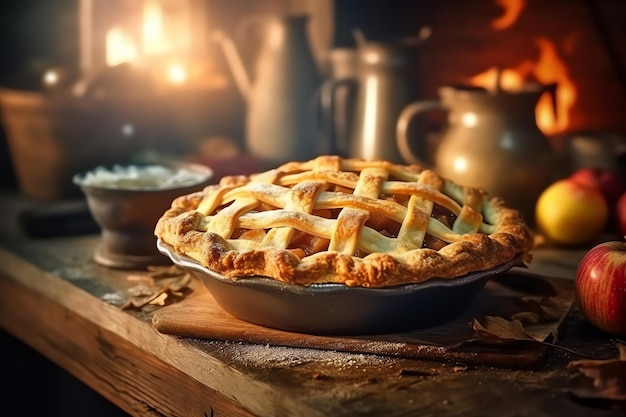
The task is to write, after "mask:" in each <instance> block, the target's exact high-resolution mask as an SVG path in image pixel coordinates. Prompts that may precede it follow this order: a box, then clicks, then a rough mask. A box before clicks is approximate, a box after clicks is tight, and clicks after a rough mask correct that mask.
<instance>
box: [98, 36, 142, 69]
mask: <svg viewBox="0 0 626 417" xmlns="http://www.w3.org/2000/svg"><path fill="white" fill-rule="evenodd" d="M105 43H106V63H107V65H108V66H110V67H112V66H114V65H118V64H122V63H124V62H130V61H134V60H136V59H137V57H138V54H137V48H136V46H135V42H134V40H133V38H132V37H131V36H129V35H128V34H127V33H126V32H125V31H124V30H123V29H122V28H120V27H118V26H114V27H112V28H111V29H109V31H108V32H107V34H106V39H105Z"/></svg>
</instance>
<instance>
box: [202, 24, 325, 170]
mask: <svg viewBox="0 0 626 417" xmlns="http://www.w3.org/2000/svg"><path fill="white" fill-rule="evenodd" d="M259 21H261V19H259ZM307 22H308V17H307V16H301V15H298V16H285V17H271V18H267V19H263V24H264V28H265V31H264V32H265V33H264V34H263V35H264V36H263V38H264V39H263V40H262V42H261V48H260V50H259V52H258V56H257V58H256V67H255V70H254V71H253V74H254V79H252V78H251V76H250V73H249V72H248V71H247V70H246V68H245V66H244V64H243V60H242V59H241V58H240V56H239V54H238V52H237V50H236V47H235V44H234V42H233V41H232V40H231V39H230V38H227V37H226V36H225V35H224V34H223V33H221V32H217V33H215V34H214V38H215V39H216V40H217V41H219V42H220V44H221V45H222V48H223V51H224V54H225V56H226V60H227V62H228V64H229V65H230V68H231V71H232V73H233V78H234V80H235V82H236V84H237V86H238V88H239V90H240V91H241V94H242V95H243V97H244V98H245V100H246V105H247V110H246V112H247V113H246V122H245V123H246V126H245V141H246V146H247V148H248V149H247V150H248V151H249V152H250V153H251V154H252V155H254V156H256V157H258V158H260V159H261V160H264V161H266V162H267V163H269V164H277V163H282V162H286V161H291V160H305V159H310V158H312V157H315V156H317V155H318V154H319V153H320V152H322V149H320V146H319V143H318V142H317V141H316V140H315V137H314V132H315V131H316V128H317V124H316V121H315V118H314V117H313V116H312V114H313V112H312V111H311V108H312V106H313V102H314V100H315V97H317V94H318V89H319V85H320V83H321V75H320V74H319V71H318V67H317V63H316V61H315V58H314V56H313V52H312V50H311V46H310V44H309V39H308V34H307Z"/></svg>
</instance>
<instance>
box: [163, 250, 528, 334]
mask: <svg viewBox="0 0 626 417" xmlns="http://www.w3.org/2000/svg"><path fill="white" fill-rule="evenodd" d="M157 248H158V249H159V251H161V253H163V254H164V255H166V256H168V257H169V259H171V260H172V262H173V263H174V265H176V266H178V267H179V268H182V269H185V270H188V271H190V272H192V273H193V274H194V275H195V276H196V277H198V278H199V279H200V281H201V282H202V283H203V284H204V286H205V287H206V288H207V289H208V290H209V292H210V293H211V295H212V296H213V298H214V300H215V302H216V303H217V305H219V306H220V307H221V308H222V309H223V310H224V311H226V312H227V313H229V314H230V315H232V316H234V317H236V318H238V319H240V320H244V321H247V322H250V323H253V324H257V325H260V326H263V327H269V328H272V329H279V330H286V331H291V332H298V333H305V334H318V335H368V334H388V333H396V332H406V331H413V330H418V329H424V328H429V327H433V326H438V325H441V324H444V323H447V322H449V321H450V320H453V319H455V318H457V317H458V316H460V315H461V314H463V313H464V312H465V311H467V310H468V308H470V306H471V303H472V302H475V300H476V298H477V296H478V295H479V293H480V292H481V291H482V290H483V287H484V286H485V284H486V283H487V281H488V280H489V279H491V278H494V277H496V276H498V275H501V274H504V273H506V272H507V271H508V270H509V269H510V268H511V267H513V266H514V265H515V264H516V263H517V262H518V261H519V259H518V258H513V259H512V260H510V261H509V262H506V263H504V264H501V265H498V266H497V267H495V268H493V269H489V270H487V271H479V272H472V273H469V274H467V275H465V276H463V277H459V278H455V279H441V278H433V279H430V280H428V281H426V282H422V283H417V284H402V285H395V286H392V287H383V288H365V287H358V286H355V287H349V286H347V285H344V284H311V285H309V286H303V285H297V284H288V283H285V282H281V281H277V280H275V279H272V278H266V277H247V278H246V279H239V280H232V279H229V278H226V277H224V276H223V275H222V274H219V273H217V272H215V271H212V270H210V269H209V268H207V267H205V266H202V265H200V263H199V262H198V261H196V260H195V259H191V258H190V257H188V256H186V255H182V254H179V253H177V252H176V251H175V250H174V248H173V247H172V246H171V245H168V244H167V243H164V242H163V241H161V240H160V239H159V240H157Z"/></svg>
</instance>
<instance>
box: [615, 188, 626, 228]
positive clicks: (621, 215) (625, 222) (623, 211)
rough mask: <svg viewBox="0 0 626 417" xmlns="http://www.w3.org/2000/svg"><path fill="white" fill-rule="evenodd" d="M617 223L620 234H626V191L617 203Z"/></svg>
mask: <svg viewBox="0 0 626 417" xmlns="http://www.w3.org/2000/svg"><path fill="white" fill-rule="evenodd" d="M614 212H615V225H616V227H617V231H618V232H619V233H620V236H626V192H625V193H622V195H621V196H620V198H618V199H617V202H616V203H615V210H614Z"/></svg>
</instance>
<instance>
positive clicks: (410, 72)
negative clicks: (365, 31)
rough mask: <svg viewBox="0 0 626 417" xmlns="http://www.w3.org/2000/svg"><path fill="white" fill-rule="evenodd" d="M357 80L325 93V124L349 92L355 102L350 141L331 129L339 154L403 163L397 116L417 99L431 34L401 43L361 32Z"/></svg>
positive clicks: (332, 84) (332, 85)
mask: <svg viewBox="0 0 626 417" xmlns="http://www.w3.org/2000/svg"><path fill="white" fill-rule="evenodd" d="M355 36H356V38H357V50H356V53H357V67H356V74H355V75H354V76H352V77H348V78H343V79H340V80H329V81H327V82H326V83H325V84H324V86H323V87H322V91H321V100H322V109H323V111H324V114H325V115H326V116H325V117H324V118H325V119H326V120H333V117H334V116H335V115H336V112H337V111H338V107H337V106H338V103H337V100H336V97H337V96H338V93H339V92H340V89H342V88H347V89H349V90H350V91H351V92H352V93H351V94H350V96H351V97H353V100H352V102H351V103H350V104H349V105H350V107H351V108H350V117H349V118H348V120H349V126H347V128H346V135H347V137H345V138H340V137H337V134H336V133H337V128H336V126H332V123H330V124H329V123H327V124H326V127H325V130H326V133H327V135H328V136H329V137H330V141H331V145H332V146H333V147H334V151H333V152H334V153H338V154H341V155H344V156H348V157H355V158H363V159H385V160H388V161H392V162H401V160H402V157H401V155H400V153H399V152H398V149H397V147H396V141H395V131H396V123H397V119H398V116H399V114H400V112H401V111H402V109H404V108H405V107H406V106H407V105H408V104H409V103H410V102H411V101H413V100H414V99H415V96H416V90H417V86H416V83H417V81H418V72H417V65H416V64H417V58H418V56H419V49H420V46H421V44H422V42H423V41H425V40H426V39H427V38H428V37H429V36H430V30H429V29H428V28H425V29H423V30H422V31H421V32H420V34H419V35H418V36H416V37H413V38H407V39H401V40H399V41H396V42H378V41H370V40H366V39H365V37H364V36H363V35H362V33H361V32H359V31H356V32H355Z"/></svg>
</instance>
